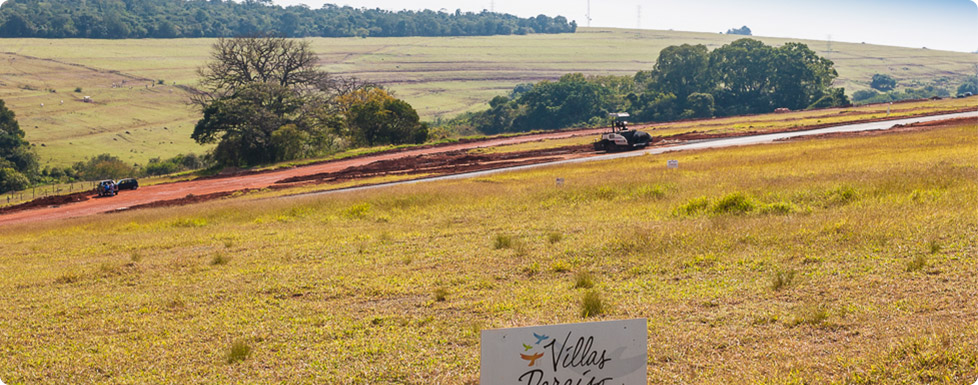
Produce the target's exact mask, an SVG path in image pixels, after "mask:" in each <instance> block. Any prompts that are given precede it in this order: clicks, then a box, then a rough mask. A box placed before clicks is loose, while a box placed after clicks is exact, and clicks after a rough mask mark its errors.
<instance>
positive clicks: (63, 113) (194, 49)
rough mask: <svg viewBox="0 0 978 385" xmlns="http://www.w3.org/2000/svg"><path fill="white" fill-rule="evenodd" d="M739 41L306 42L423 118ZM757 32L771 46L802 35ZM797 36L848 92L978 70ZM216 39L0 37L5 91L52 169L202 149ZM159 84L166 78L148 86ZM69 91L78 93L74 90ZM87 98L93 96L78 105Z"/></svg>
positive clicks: (614, 34) (922, 55)
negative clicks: (206, 75) (204, 81)
mask: <svg viewBox="0 0 978 385" xmlns="http://www.w3.org/2000/svg"><path fill="white" fill-rule="evenodd" d="M737 38H739V36H730V35H721V34H708V33H691V32H673V31H648V30H622V29H586V28H585V29H581V30H579V32H578V33H575V34H563V35H527V36H493V37H410V38H369V39H362V38H316V39H310V40H311V41H312V44H313V48H314V49H315V50H316V52H318V53H319V54H320V56H321V58H322V63H323V66H324V67H325V68H326V69H328V70H330V71H333V72H334V73H336V74H339V75H344V76H357V77H361V78H364V79H368V80H372V81H377V82H380V83H383V84H385V85H387V86H388V87H390V88H391V89H393V90H394V91H396V94H397V96H398V97H401V98H404V99H406V100H407V101H408V102H410V103H411V104H412V105H414V106H415V107H416V108H417V109H418V111H419V113H420V114H421V115H422V116H423V117H424V118H427V119H436V118H438V117H443V118H448V117H452V116H454V115H456V114H458V113H461V112H465V111H472V110H476V109H479V108H483V107H484V106H485V103H486V102H487V101H488V100H489V99H490V98H492V97H493V96H496V95H499V94H506V93H508V92H509V90H510V89H512V87H513V86H514V85H516V84H519V83H525V82H536V81H540V80H544V79H556V78H557V77H559V76H560V75H562V74H565V73H568V72H583V73H585V74H590V75H607V74H614V75H628V74H633V73H635V72H636V71H638V70H643V69H650V68H651V67H652V65H653V64H654V60H655V58H656V57H657V55H658V52H659V50H661V49H662V48H665V47H667V46H670V45H676V44H683V43H690V44H705V45H707V46H709V47H710V48H711V49H712V48H716V47H719V46H721V45H723V44H726V43H729V42H731V41H733V40H735V39H737ZM757 39H758V40H762V41H764V42H765V43H766V44H773V45H779V44H782V43H784V42H787V41H798V40H797V39H781V38H757ZM802 42H804V43H806V44H808V45H809V47H810V48H812V49H814V50H816V51H818V52H819V54H821V55H825V56H827V57H829V58H830V59H832V60H833V61H835V62H836V68H837V69H838V71H839V75H840V77H839V80H838V81H837V85H839V86H843V87H845V88H846V90H847V91H848V92H849V93H852V92H853V91H856V90H859V89H865V88H867V87H868V84H869V80H870V77H871V76H872V75H873V74H874V73H887V74H890V75H892V76H893V77H894V78H896V79H897V80H898V81H899V82H900V84H899V88H903V87H908V86H916V85H918V84H919V85H928V84H935V82H936V83H938V84H940V83H941V82H946V83H947V86H948V88H952V87H956V85H957V83H958V82H960V79H961V78H963V77H964V76H966V75H969V74H973V73H974V71H975V63H976V61H978V55H975V54H967V53H956V52H947V51H935V50H925V49H911V48H899V47H884V46H874V45H868V44H851V43H839V42H833V43H832V44H831V48H832V51H831V52H828V51H827V48H828V44H827V43H825V42H819V41H804V40H802ZM212 43H213V40H212V39H181V40H111V41H107V40H76V39H71V40H46V39H5V40H3V41H2V44H0V53H2V55H0V60H3V62H4V63H5V64H6V65H5V68H6V69H5V70H4V71H0V98H2V99H4V100H5V101H6V102H7V105H8V106H9V107H10V108H11V109H13V110H14V112H16V113H17V116H18V119H19V120H20V122H21V126H22V127H24V129H25V131H27V135H28V139H29V140H31V141H32V142H34V143H36V144H37V145H38V146H39V147H38V152H39V153H40V154H41V157H42V160H43V162H45V163H48V164H66V163H70V162H73V161H76V160H78V159H80V158H83V157H85V156H88V155H94V154H98V153H103V152H111V153H114V154H116V155H119V156H121V157H122V158H123V159H126V160H131V161H132V162H134V163H145V162H146V160H148V159H149V158H152V157H157V156H162V157H168V156H172V155H175V154H177V153H180V152H201V151H203V150H204V148H203V147H201V146H198V145H196V144H194V143H193V142H192V141H191V140H190V139H189V134H190V131H191V130H192V126H193V122H195V121H196V117H195V112H194V111H193V110H192V109H190V108H189V107H187V106H186V104H185V103H184V100H185V96H186V93H185V91H184V90H183V89H181V88H179V87H180V86H192V85H193V84H194V82H195V80H196V74H195V69H196V68H197V67H198V66H200V65H201V64H203V63H204V62H205V61H206V60H207V58H208V50H209V47H210V45H211V44H212ZM942 78H943V79H942ZM158 80H163V82H164V84H163V85H156V87H148V88H147V86H149V85H150V84H151V83H154V82H155V81H158ZM123 81H125V83H123ZM113 85H115V86H113ZM175 86H176V87H175ZM76 87H81V88H82V92H80V93H76V92H74V90H75V88H76ZM129 87H132V89H130V88H129ZM52 91H53V92H52ZM86 95H88V96H91V97H92V99H93V100H94V101H95V103H83V102H82V101H81V99H82V97H83V96H86ZM61 100H64V105H62V104H60V101H61ZM41 103H43V104H44V107H41V106H40V104H41ZM35 127H36V128H35ZM164 127H166V129H164ZM126 131H129V133H128V134H127V133H126ZM171 142H172V143H171ZM42 144H43V147H40V146H41V145H42Z"/></svg>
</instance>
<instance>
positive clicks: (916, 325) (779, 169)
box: [0, 123, 978, 384]
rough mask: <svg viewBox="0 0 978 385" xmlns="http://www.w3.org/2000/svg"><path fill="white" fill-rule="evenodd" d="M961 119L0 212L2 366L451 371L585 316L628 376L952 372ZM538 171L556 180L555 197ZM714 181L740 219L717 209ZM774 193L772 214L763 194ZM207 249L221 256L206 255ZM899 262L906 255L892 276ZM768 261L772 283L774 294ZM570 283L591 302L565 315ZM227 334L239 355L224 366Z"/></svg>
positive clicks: (966, 283) (974, 229) (960, 329)
mask: <svg viewBox="0 0 978 385" xmlns="http://www.w3.org/2000/svg"><path fill="white" fill-rule="evenodd" d="M976 132H978V126H976V125H975V124H974V123H971V124H968V125H963V126H956V127H946V128H937V129H933V130H928V131H921V132H905V133H894V134H885V135H879V136H867V137H860V138H849V139H846V138H840V139H822V140H808V141H797V142H791V143H781V144H772V145H763V146H751V147H743V148H733V149H724V150H710V151H699V152H689V153H673V154H668V155H662V156H651V155H650V156H642V157H637V158H632V159H625V160H615V161H605V162H598V163H589V164H577V165H566V166H559V167H548V168H540V169H533V170H527V171H522V172H515V173H504V174H496V175H492V176H488V177H481V178H476V179H469V180H454V181H443V182H437V183H428V184H421V185H410V186H398V187H392V188H385V189H379V190H371V191H361V192H356V193H340V194H333V195H329V196H317V197H303V198H289V199H260V200H259V199H253V197H251V196H243V197H239V198H236V199H229V200H223V201H216V202H210V203H205V204H200V205H195V206H188V207H182V208H167V209H153V210H141V211H134V212H127V213H118V214H112V215H108V216H98V217H97V218H89V219H79V220H71V221H65V222H62V223H44V224H33V225H23V226H17V227H6V228H4V229H3V231H2V232H0V244H2V245H3V247H2V248H0V271H3V272H4V279H3V280H2V281H0V307H2V308H3V309H5V311H4V312H0V357H3V359H2V360H0V375H2V376H3V377H2V378H3V381H5V382H7V383H8V384H22V383H120V384H140V383H170V382H199V383H249V382H256V383H282V382H285V383H360V384H367V383H369V384H394V383H474V382H476V381H477V379H478V360H479V330H480V329H483V328H498V327H511V326H525V325H537V324H550V323H563V322H579V321H583V320H584V319H585V318H583V317H582V313H586V314H587V315H588V317H589V318H587V320H608V319H622V318H633V317H645V318H648V320H649V327H650V333H649V335H650V340H649V366H648V368H649V378H650V383H656V384H658V383H730V384H738V383H838V384H869V383H875V384H880V383H907V384H918V383H920V384H923V383H947V384H967V383H971V382H973V381H974V380H975V378H978V366H976V362H978V352H976V351H975V349H974V346H976V345H978V332H976V330H978V316H976V313H975V312H972V311H968V310H967V309H975V308H978V295H975V289H974V288H975V287H978V278H976V275H975V274H974V272H975V271H976V270H978V258H976V254H978V249H976V246H975V245H978V218H976V217H975V216H974V215H973V214H974V212H975V211H976V210H978V184H976V183H975V181H976V180H978V164H976V161H975V157H974V149H975V148H978V135H976ZM666 159H678V160H679V161H680V164H682V165H683V167H682V168H681V169H679V170H666V168H665V166H664V164H665V160H666ZM554 175H560V176H562V177H564V178H566V179H567V180H568V181H573V183H569V184H568V185H565V186H564V187H562V188H556V187H554V185H553V179H554ZM652 190H654V191H657V192H656V193H649V191H652ZM731 196H735V197H740V198H736V199H726V201H733V202H734V203H737V202H744V201H749V202H752V203H753V204H754V206H753V207H754V209H753V210H727V209H724V210H716V209H715V208H716V207H721V206H717V202H721V201H725V199H724V197H731ZM696 201H701V202H705V203H704V204H702V205H700V206H702V207H701V209H698V210H688V211H689V212H683V210H680V209H679V208H681V207H690V206H691V205H689V203H690V202H696ZM775 204H780V205H783V206H784V207H792V209H790V210H765V209H763V208H764V207H769V206H771V205H775ZM741 206H742V205H739V204H733V205H724V206H722V207H734V208H736V207H741ZM679 212H682V213H679ZM677 213H679V214H677ZM551 233H558V234H561V237H560V238H561V239H560V240H559V241H558V242H551V241H550V237H549V236H548V234H551ZM497 235H502V236H504V237H505V236H508V237H511V238H510V240H511V243H510V247H498V248H497V247H495V243H496V242H495V239H494V238H495V237H496V236H497ZM517 241H518V242H517ZM932 245H934V246H932ZM517 246H518V247H517ZM134 253H135V254H138V255H139V258H136V259H134V258H133V257H132V256H133V255H134ZM215 253H223V254H224V255H226V256H227V257H228V258H229V259H230V262H229V263H227V264H224V265H212V264H211V260H212V258H213V257H214V255H215ZM915 255H926V261H927V263H926V267H924V268H922V269H921V270H920V271H916V272H908V271H907V268H906V267H907V266H906V263H907V261H908V260H910V259H911V258H913V257H914V256H915ZM581 271H588V272H591V273H592V274H594V277H600V282H594V283H595V285H594V288H592V289H575V288H574V286H576V285H575V283H576V279H575V277H574V274H572V273H569V272H581ZM779 271H780V272H788V271H794V272H795V273H794V275H793V277H792V278H791V279H790V282H787V281H789V280H787V279H782V280H783V281H785V283H786V284H782V286H781V288H780V289H779V290H772V287H773V286H774V284H773V283H772V280H774V279H775V278H773V277H775V276H776V274H777V272H779ZM588 290H600V295H599V296H598V298H600V300H601V303H602V306H601V307H602V308H603V309H601V310H602V311H600V312H599V311H595V310H594V309H593V308H592V309H590V310H587V311H586V312H585V311H584V310H586V309H585V308H584V306H585V305H584V300H583V296H584V295H585V292H586V291H588ZM439 293H442V294H444V295H443V296H441V295H439ZM440 297H441V298H443V299H444V300H439V298H440ZM609 303H610V304H613V306H607V304H609ZM239 339H244V340H245V341H247V346H248V347H249V350H250V355H247V359H244V360H239V361H236V363H234V364H232V365H229V364H228V361H229V357H230V353H229V352H230V350H229V349H230V346H229V343H230V342H232V341H235V340H239Z"/></svg>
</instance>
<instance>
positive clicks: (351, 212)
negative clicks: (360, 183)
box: [343, 203, 370, 219]
mask: <svg viewBox="0 0 978 385" xmlns="http://www.w3.org/2000/svg"><path fill="white" fill-rule="evenodd" d="M369 214H370V203H358V204H355V205H353V206H350V207H348V208H347V209H346V210H344V211H343V216H345V217H347V218H350V219H363V218H366V217H367V215H369Z"/></svg>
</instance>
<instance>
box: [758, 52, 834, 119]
mask: <svg viewBox="0 0 978 385" xmlns="http://www.w3.org/2000/svg"><path fill="white" fill-rule="evenodd" d="M770 70H771V71H772V72H771V74H770V77H771V81H770V84H769V86H770V87H771V89H770V90H769V94H770V97H771V102H772V104H773V107H775V108H778V107H786V108H790V109H792V110H799V109H803V108H806V107H808V106H809V105H811V104H812V103H814V102H815V101H817V100H819V99H821V98H822V96H824V95H825V93H826V92H828V90H829V89H830V88H831V86H832V82H833V81H834V80H835V78H837V77H838V76H839V74H838V73H837V72H836V71H835V69H834V68H833V63H832V61H830V60H828V59H825V58H823V57H819V56H818V54H816V53H815V51H812V50H811V49H809V48H808V46H806V45H805V44H801V43H787V44H785V45H783V46H781V47H779V48H776V49H774V51H773V57H772V61H771V68H770Z"/></svg>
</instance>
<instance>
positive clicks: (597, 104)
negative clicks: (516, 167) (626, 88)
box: [513, 73, 615, 131]
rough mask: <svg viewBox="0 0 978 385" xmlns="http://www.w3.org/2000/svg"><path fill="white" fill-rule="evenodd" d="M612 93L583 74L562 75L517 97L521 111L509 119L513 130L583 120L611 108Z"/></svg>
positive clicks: (602, 113)
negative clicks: (522, 107) (522, 109)
mask: <svg viewBox="0 0 978 385" xmlns="http://www.w3.org/2000/svg"><path fill="white" fill-rule="evenodd" d="M613 96H614V95H613V94H612V92H611V91H610V90H609V89H608V88H607V87H603V86H602V85H600V84H598V83H594V82H589V81H588V79H587V78H585V77H584V75H583V74H580V73H573V74H567V75H564V76H562V77H561V78H560V80H558V81H557V82H550V81H543V82H540V83H537V84H536V85H535V86H534V87H533V89H532V90H530V91H528V92H526V93H525V94H523V95H522V96H520V98H519V99H518V103H520V104H521V105H523V106H524V108H525V112H524V113H522V114H521V115H520V116H519V117H517V118H516V119H514V121H513V129H514V130H516V131H529V130H536V129H555V128H561V127H568V126H570V125H572V124H579V123H586V122H588V121H589V120H591V119H592V118H594V117H600V116H604V115H606V114H607V113H608V110H609V109H612V108H615V107H614V106H612V104H611V101H612V98H613Z"/></svg>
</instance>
